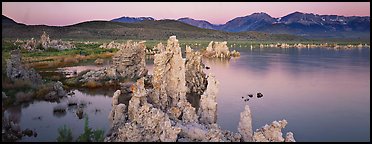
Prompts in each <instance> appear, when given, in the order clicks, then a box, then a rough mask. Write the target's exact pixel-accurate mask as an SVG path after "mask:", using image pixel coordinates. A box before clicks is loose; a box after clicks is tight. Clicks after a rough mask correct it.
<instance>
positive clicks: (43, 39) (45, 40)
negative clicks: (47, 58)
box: [40, 31, 50, 49]
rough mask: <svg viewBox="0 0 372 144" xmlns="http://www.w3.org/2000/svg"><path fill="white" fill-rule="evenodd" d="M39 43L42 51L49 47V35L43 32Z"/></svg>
mask: <svg viewBox="0 0 372 144" xmlns="http://www.w3.org/2000/svg"><path fill="white" fill-rule="evenodd" d="M40 43H41V47H43V48H44V49H47V48H48V47H49V43H50V38H49V35H48V34H47V33H46V32H45V31H44V32H43V34H42V35H41V36H40Z"/></svg>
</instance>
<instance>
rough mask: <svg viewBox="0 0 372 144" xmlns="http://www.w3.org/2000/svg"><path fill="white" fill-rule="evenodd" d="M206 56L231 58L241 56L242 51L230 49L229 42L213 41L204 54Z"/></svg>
mask: <svg viewBox="0 0 372 144" xmlns="http://www.w3.org/2000/svg"><path fill="white" fill-rule="evenodd" d="M203 55H204V56H205V57H209V58H215V57H216V58H231V57H239V56H240V53H239V52H237V51H235V50H233V51H231V52H230V51H229V47H227V42H226V41H224V42H213V41H211V42H210V43H209V45H208V47H207V48H206V51H205V53H204V54H203Z"/></svg>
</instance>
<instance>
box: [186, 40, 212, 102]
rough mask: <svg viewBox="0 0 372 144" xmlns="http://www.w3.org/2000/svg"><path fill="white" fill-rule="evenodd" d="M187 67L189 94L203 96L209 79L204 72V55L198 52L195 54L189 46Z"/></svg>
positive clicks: (187, 48) (187, 49)
mask: <svg viewBox="0 0 372 144" xmlns="http://www.w3.org/2000/svg"><path fill="white" fill-rule="evenodd" d="M185 67H186V74H185V77H186V86H187V88H188V93H196V94H199V95H201V94H203V92H204V90H205V89H206V86H207V79H206V74H205V73H204V71H203V68H204V64H203V62H202V55H201V54H200V53H199V52H198V51H196V52H194V51H193V50H192V49H191V48H190V47H189V46H186V64H185Z"/></svg>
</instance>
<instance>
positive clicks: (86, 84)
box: [83, 80, 102, 88]
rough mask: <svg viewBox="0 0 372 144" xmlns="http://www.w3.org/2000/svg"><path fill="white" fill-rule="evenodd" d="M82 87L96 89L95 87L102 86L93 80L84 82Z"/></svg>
mask: <svg viewBox="0 0 372 144" xmlns="http://www.w3.org/2000/svg"><path fill="white" fill-rule="evenodd" d="M83 86H84V87H88V88H97V87H101V86H102V84H101V83H99V82H96V81H94V80H89V81H88V82H86V83H85V84H83Z"/></svg>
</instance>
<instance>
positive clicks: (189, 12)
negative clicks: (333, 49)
mask: <svg viewBox="0 0 372 144" xmlns="http://www.w3.org/2000/svg"><path fill="white" fill-rule="evenodd" d="M1 7H2V14H3V15H5V16H7V17H9V18H11V19H13V20H15V21H16V22H19V23H24V24H28V25H36V24H45V25H50V26H65V25H72V24H76V23H80V22H84V21H91V20H112V19H114V18H118V17H122V16H130V17H142V16H144V17H153V18H155V19H178V18H182V17H190V18H193V19H197V20H207V21H209V22H210V23H212V24H224V23H226V22H227V21H229V20H231V19H233V18H236V17H241V16H246V15H250V14H252V13H255V12H265V13H267V14H269V15H271V16H272V17H275V18H277V17H282V16H285V15H287V14H290V13H293V12H296V11H299V12H303V13H314V14H321V15H330V14H334V15H344V16H370V12H369V11H370V2H213V3H212V2H173V3H172V2H121V3H118V2H2V5H1Z"/></svg>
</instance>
